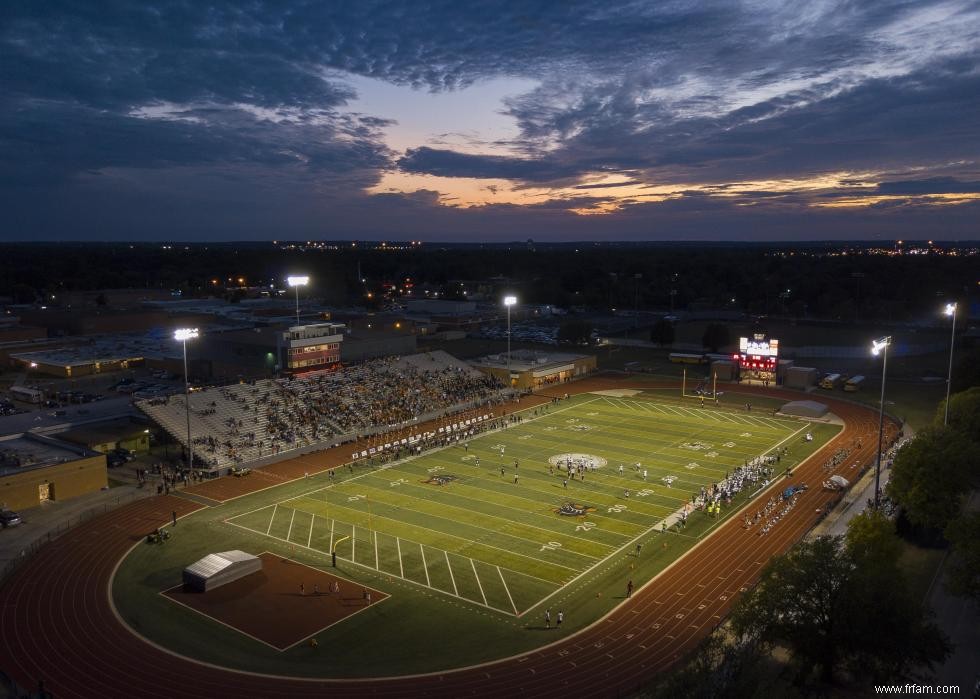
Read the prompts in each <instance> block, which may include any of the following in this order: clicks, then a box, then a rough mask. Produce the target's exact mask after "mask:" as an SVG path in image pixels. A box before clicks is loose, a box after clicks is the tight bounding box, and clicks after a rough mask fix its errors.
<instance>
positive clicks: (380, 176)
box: [0, 0, 980, 242]
mask: <svg viewBox="0 0 980 699" xmlns="http://www.w3.org/2000/svg"><path fill="white" fill-rule="evenodd" d="M978 160H980V2H978V1H977V0H945V1H936V2H933V1H931V0H897V1H893V0H874V2H870V1H868V0H838V1H835V0H807V2H799V0H789V1H787V2H777V1H773V0H745V1H742V2H739V1H737V0H718V1H714V0H686V1H679V0H642V1H639V2H608V3H603V2H596V1H595V0H585V1H582V2H579V1H578V0H557V1H554V2H550V1H547V0H522V1H521V2H478V1H474V2H459V0H405V1H395V0H390V1H388V0H386V1H375V0H358V1H357V2H333V1H331V0H308V1H290V0H276V1H274V2H273V1H269V2H262V1H261V0H229V1H227V2H214V1H209V0H187V1H173V2H154V1H153V0H141V1H140V2H135V3H134V2H130V1H128V0H127V1H121V0H97V1H96V0H90V1H89V2H85V1H79V0H75V1H71V2H70V1H67V0H65V1H59V0H45V2H36V1H35V0H5V2H3V3H0V240H163V241H169V240H180V241H185V240H191V241H195V240H200V241H206V240H323V239H326V240H334V239H355V238H356V239H386V240H408V239H418V240H424V241H460V242H467V241H472V242H478V241H510V240H524V239H527V238H532V239H534V240H536V241H548V240H556V241H557V240H610V241H612V240H630V241H638V240H656V241H660V240H684V241H692V240H693V241H696V240H723V241H739V240H747V241H748V240H751V241H766V240H773V241H777V240H778V241H804V240H834V239H861V240H892V239H898V238H906V239H925V238H933V239H937V240H975V239H978V238H980V231H978V229H980V227H978V221H980V164H978Z"/></svg>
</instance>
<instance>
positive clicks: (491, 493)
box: [114, 392, 837, 676]
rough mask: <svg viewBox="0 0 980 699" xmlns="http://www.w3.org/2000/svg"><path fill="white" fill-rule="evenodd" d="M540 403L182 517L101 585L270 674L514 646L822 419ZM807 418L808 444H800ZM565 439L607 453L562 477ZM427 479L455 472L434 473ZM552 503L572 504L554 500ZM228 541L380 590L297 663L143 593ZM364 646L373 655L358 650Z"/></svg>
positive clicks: (674, 545) (183, 641)
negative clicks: (325, 658) (403, 456)
mask: <svg viewBox="0 0 980 699" xmlns="http://www.w3.org/2000/svg"><path fill="white" fill-rule="evenodd" d="M733 401H734V399H733ZM539 413H540V414H539V415H537V416H535V415H534V411H525V413H524V415H525V420H524V422H523V423H521V424H519V425H515V426H512V427H508V428H507V429H505V430H503V431H497V432H492V433H488V434H485V435H483V436H480V437H478V438H476V439H473V440H471V441H470V442H469V443H468V448H467V449H464V448H463V447H462V446H461V445H456V446H452V447H447V448H444V449H440V450H436V451H433V452H429V453H427V454H424V455H422V456H421V457H418V458H414V459H408V460H404V461H401V462H396V463H393V464H391V465H389V466H386V467H380V466H361V467H358V468H356V469H355V470H354V472H353V474H347V473H345V472H346V469H344V472H342V471H338V474H341V477H339V478H338V479H337V480H336V481H331V480H330V479H328V478H327V477H326V476H325V475H319V476H315V477H311V478H309V479H300V480H299V481H294V482H292V483H288V484H284V485H282V486H277V487H275V488H271V489H268V490H265V491H262V492H260V493H256V494H253V495H250V496H246V497H243V498H239V499H236V500H234V501H232V502H229V503H226V504H225V505H222V506H220V507H215V508H208V509H206V510H204V511H202V512H199V513H197V514H195V515H192V516H190V517H188V518H186V519H185V520H183V521H182V522H181V524H180V526H179V527H178V528H177V529H176V532H175V534H176V537H175V539H173V540H172V541H171V542H169V543H168V544H166V545H165V546H164V547H151V546H140V547H138V548H137V549H136V551H134V553H133V554H132V555H131V556H130V557H129V558H128V559H127V560H126V561H125V562H124V564H123V565H122V567H121V569H120V571H119V574H118V577H117V579H116V584H115V587H114V592H115V599H116V601H117V604H118V605H119V608H120V611H121V612H122V613H123V615H124V616H125V617H126V618H127V619H129V620H131V621H132V622H133V623H134V625H137V626H138V627H139V629H140V630H141V631H142V632H144V633H147V634H148V635H151V636H152V637H153V638H154V639H156V640H159V641H160V642H161V643H163V644H164V645H177V646H178V647H181V648H182V649H183V650H184V652H190V653H193V654H194V655H195V656H196V657H200V658H202V659H206V660H209V661H211V662H216V663H220V664H226V665H232V666H236V667H244V668H248V669H257V668H260V669H261V670H262V671H266V672H277V673H283V674H303V675H321V674H327V675H337V676H345V675H346V676H363V675H373V674H379V667H382V668H383V672H384V673H404V672H420V671H431V670H436V669H443V668H448V667H455V666H459V665H462V664H467V663H475V662H480V661H485V660H488V659H492V658H495V657H501V656H504V655H508V654H512V653H517V652H522V651H525V650H528V649H530V648H533V647H535V646H538V645H541V644H542V643H546V642H550V641H552V640H554V636H553V635H549V634H547V633H543V632H542V631H541V630H540V629H539V628H538V626H539V625H540V624H539V622H540V616H541V614H543V610H544V609H545V607H548V606H550V607H552V608H553V609H557V608H562V609H564V610H565V612H566V625H565V628H566V630H565V631H563V633H566V632H567V630H574V629H576V628H581V627H582V626H584V625H587V624H588V623H591V622H592V621H593V620H595V619H596V618H598V617H599V616H601V615H602V614H604V613H606V612H608V611H609V610H610V609H611V608H612V607H613V606H615V605H616V604H618V603H619V602H620V601H621V599H620V598H621V597H622V587H623V585H624V584H625V580H626V579H628V578H632V579H633V580H634V583H635V584H637V585H639V584H642V583H643V582H644V581H645V580H647V579H649V578H651V577H652V576H654V575H655V574H656V573H658V572H659V571H661V570H662V569H663V568H664V566H666V565H668V564H669V563H670V562H671V561H673V560H675V559H676V558H677V557H678V556H680V555H681V554H682V553H683V552H684V551H686V550H688V549H689V548H690V547H691V546H692V545H694V544H695V543H696V542H697V541H698V540H699V539H700V538H701V537H703V536H704V535H705V534H706V533H708V532H710V531H711V530H712V529H713V528H714V527H716V526H717V525H718V523H719V521H720V520H718V519H713V518H710V517H707V516H705V515H703V514H701V513H694V514H693V515H692V516H691V517H690V518H689V522H688V526H687V528H686V529H685V530H683V531H682V532H681V531H676V532H671V533H668V534H666V535H665V534H661V533H660V530H661V522H662V521H663V520H664V518H665V517H667V516H669V515H670V514H672V513H675V512H677V511H678V510H679V509H680V508H681V507H682V506H683V505H684V503H685V502H687V501H689V499H690V497H691V495H692V493H694V492H696V491H697V490H698V489H699V488H700V487H701V486H702V485H707V484H710V483H712V482H717V481H719V480H721V479H722V478H724V476H725V473H726V471H731V470H732V469H733V468H734V467H735V466H737V465H741V464H743V463H744V462H745V461H746V460H748V459H751V458H753V457H755V456H758V455H760V454H763V453H766V452H767V451H769V450H771V449H773V448H775V447H776V446H777V445H784V446H787V447H789V449H790V452H789V454H788V455H787V456H786V457H784V458H783V459H782V462H781V467H790V466H792V465H795V464H796V463H798V462H799V461H800V460H802V459H803V458H805V457H806V456H807V455H808V454H809V453H811V452H812V450H814V449H816V448H817V447H818V446H819V445H820V444H822V443H824V442H825V441H826V440H827V439H828V438H830V437H831V436H832V435H833V434H835V433H836V431H837V427H836V426H832V425H812V426H810V427H809V428H807V425H808V423H805V422H801V421H797V420H789V419H783V418H774V417H773V416H772V414H771V412H764V411H761V412H760V411H759V410H755V411H753V412H752V413H747V412H745V411H744V410H736V409H734V407H728V406H727V405H725V404H724V403H723V404H722V406H721V407H720V408H714V407H708V408H701V407H700V406H699V404H698V401H696V400H690V399H687V400H683V399H679V397H678V396H677V395H676V392H675V393H674V394H673V395H666V394H661V393H656V392H650V393H644V394H641V395H638V396H636V397H629V398H616V397H609V396H598V395H592V394H589V395H584V396H581V397H576V398H572V399H570V400H566V401H562V402H561V403H560V404H558V405H557V406H553V407H549V408H548V409H547V410H543V409H542V410H540V411H539ZM807 429H809V431H812V432H813V433H814V436H815V437H816V439H815V440H814V441H813V442H805V441H804V440H803V434H802V432H803V431H806V430H807ZM501 447H503V454H501ZM563 453H581V454H591V455H595V456H596V457H597V458H598V459H602V460H605V463H604V465H603V466H601V468H598V469H597V471H595V472H588V473H587V474H586V477H585V481H584V482H582V481H580V480H579V479H578V478H576V479H574V480H569V482H568V485H567V487H565V485H564V483H563V481H564V480H565V479H566V476H565V474H564V472H559V470H558V469H557V468H555V469H554V470H553V472H550V471H549V458H550V457H553V456H555V455H558V454H563ZM515 459H517V460H518V467H517V468H516V469H515V466H514V460H515ZM478 461H479V463H478ZM621 463H622V464H623V473H622V474H620V472H619V465H620V464H621ZM636 463H640V464H641V466H640V468H639V470H637V469H636V468H634V467H633V465H634V464H636ZM501 468H503V475H501ZM643 469H645V470H646V471H647V478H646V480H645V481H644V480H643V476H642V470H643ZM515 472H516V473H518V474H519V479H518V482H517V483H515V482H514V474H515ZM433 476H453V477H454V479H452V480H451V481H450V482H448V483H447V484H445V485H435V484H433V483H432V482H427V481H431V480H432V477H433ZM627 490H628V491H629V496H628V497H627V495H626V491H627ZM744 498H745V494H743V496H742V498H741V499H740V501H739V502H737V503H736V506H734V507H732V508H730V509H726V512H725V516H730V515H731V514H732V513H733V512H734V511H736V510H737V507H738V505H740V504H741V503H743V502H744ZM566 503H576V504H578V505H580V506H584V508H585V509H586V510H587V514H585V515H583V516H565V515H561V514H559V513H558V510H559V508H560V507H561V506H562V505H563V504H566ZM668 542H670V545H669V546H666V547H664V546H661V545H660V544H661V543H668ZM637 543H641V544H643V546H644V553H643V554H642V555H641V556H640V557H639V558H637V557H636V556H635V555H634V551H635V546H636V544H637ZM648 544H649V545H648ZM227 548H241V549H243V550H246V551H250V552H254V553H258V552H261V551H264V550H269V551H274V552H276V553H279V554H282V555H288V556H289V557H291V558H295V559H297V560H301V561H303V562H306V563H308V564H310V565H314V566H321V567H325V566H329V561H330V555H329V552H330V551H331V550H335V551H336V553H337V557H338V563H339V572H340V573H341V574H342V575H345V576H347V577H350V578H352V579H354V580H355V581H358V582H363V583H365V584H370V585H371V586H373V587H376V588H380V589H382V590H384V591H385V592H388V593H389V594H391V595H392V598H391V599H390V600H387V601H385V603H384V604H380V605H377V608H372V609H371V610H369V611H368V612H366V613H364V614H360V615H357V618H356V619H354V618H352V619H350V620H348V621H345V622H344V623H343V624H338V625H337V626H336V627H334V628H333V629H330V630H328V631H326V632H323V633H322V634H321V636H320V643H321V647H330V648H331V658H332V659H333V660H334V661H335V663H336V666H334V667H330V668H324V667H321V666H319V665H312V666H311V665H310V664H309V662H308V661H307V657H306V656H307V654H308V653H309V649H307V648H306V647H303V646H300V647H297V648H294V649H291V650H289V651H287V652H285V653H271V652H270V651H269V650H268V649H267V648H263V647H261V646H260V645H259V644H257V643H255V642H254V641H252V640H251V639H248V638H246V637H244V636H241V635H240V634H237V633H235V632H234V631H231V630H229V629H225V628H217V627H216V625H214V624H213V623H212V622H209V621H207V620H206V619H203V618H202V617H200V616H198V615H197V614H195V613H194V612H191V611H189V610H185V609H182V608H176V609H175V605H173V604H172V603H170V602H168V601H167V600H166V599H164V598H162V597H160V596H159V595H157V594H156V593H157V592H159V591H160V590H162V589H163V588H165V587H169V586H171V585H173V584H176V582H177V581H178V580H179V571H180V569H181V568H182V567H183V566H184V565H186V564H187V563H189V562H191V561H193V560H196V558H198V557H200V556H201V555H203V554H204V553H206V552H208V551H214V550H225V549H227ZM377 624H383V625H384V629H385V633H384V634H382V635H379V634H378V633H377V631H378V628H377ZM447 637H451V638H453V643H452V644H450V645H447V644H445V643H444V642H443V641H442V640H440V639H444V638H447ZM367 645H370V648H371V654H370V656H365V655H364V654H363V652H360V651H359V650H358V649H361V651H362V650H363V648H365V647H367ZM406 646H409V647H411V648H413V649H415V652H414V653H412V652H407V648H406Z"/></svg>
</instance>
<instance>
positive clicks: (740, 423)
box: [718, 413, 745, 425]
mask: <svg viewBox="0 0 980 699" xmlns="http://www.w3.org/2000/svg"><path fill="white" fill-rule="evenodd" d="M718 417H721V418H724V419H725V420H728V422H734V423H735V424H736V425H744V424H745V423H744V422H742V421H741V420H736V419H735V418H734V417H732V416H731V415H725V414H724V413H718Z"/></svg>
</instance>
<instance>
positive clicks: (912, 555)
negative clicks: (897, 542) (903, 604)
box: [898, 539, 946, 600]
mask: <svg viewBox="0 0 980 699" xmlns="http://www.w3.org/2000/svg"><path fill="white" fill-rule="evenodd" d="M945 554H946V552H945V551H944V550H943V549H930V548H924V547H922V546H916V545H915V544H912V543H910V542H908V541H905V540H904V539H903V540H902V555H901V557H900V558H899V560H898V566H899V568H900V569H901V570H902V572H904V573H905V577H906V579H907V580H908V583H909V586H910V588H911V590H912V594H913V596H914V597H915V599H918V600H925V598H926V595H927V594H928V593H929V588H930V587H931V586H932V583H933V581H934V580H935V579H936V571H938V570H939V565H940V564H941V563H942V561H943V556H944V555H945Z"/></svg>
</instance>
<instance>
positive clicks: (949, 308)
mask: <svg viewBox="0 0 980 699" xmlns="http://www.w3.org/2000/svg"><path fill="white" fill-rule="evenodd" d="M944 312H945V313H946V315H948V316H952V317H953V330H952V331H951V332H950V334H949V373H948V374H947V375H946V412H945V413H944V415H943V427H945V426H946V425H948V424H949V388H950V386H952V384H953V345H954V344H955V342H956V303H955V302H953V303H947V304H946V310H945V311H944Z"/></svg>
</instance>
